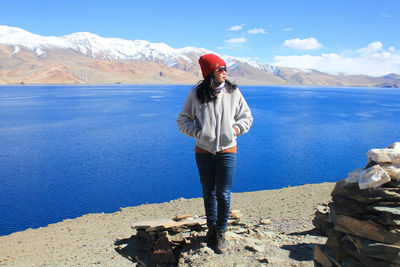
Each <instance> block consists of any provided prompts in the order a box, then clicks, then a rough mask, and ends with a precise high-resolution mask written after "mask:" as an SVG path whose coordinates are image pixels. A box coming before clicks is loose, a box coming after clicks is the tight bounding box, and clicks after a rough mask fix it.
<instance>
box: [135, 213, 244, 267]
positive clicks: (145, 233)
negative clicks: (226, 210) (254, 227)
mask: <svg viewBox="0 0 400 267" xmlns="http://www.w3.org/2000/svg"><path fill="white" fill-rule="evenodd" d="M241 217H242V214H241V213H240V211H239V210H231V211H230V214H229V220H228V225H232V224H237V223H240V218H241ZM206 224H207V221H206V218H205V216H200V217H199V216H193V215H190V214H187V215H180V216H176V217H175V218H173V219H161V220H156V221H146V222H138V223H134V224H132V226H131V228H132V229H135V230H136V236H137V237H140V238H142V239H144V240H146V241H147V242H148V244H150V250H151V252H152V256H151V260H152V262H153V263H156V264H176V263H177V262H178V261H177V259H178V258H179V253H180V251H181V249H182V247H183V246H184V245H187V244H190V243H191V240H192V238H194V237H199V233H200V232H202V231H203V230H205V229H206Z"/></svg>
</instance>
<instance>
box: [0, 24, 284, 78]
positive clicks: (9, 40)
mask: <svg viewBox="0 0 400 267" xmlns="http://www.w3.org/2000/svg"><path fill="white" fill-rule="evenodd" d="M0 44H5V45H10V46H14V54H16V53H18V52H19V51H20V49H21V48H22V47H25V48H27V49H29V50H31V51H33V52H34V53H36V54H37V55H38V56H45V55H46V51H47V50H48V49H51V48H62V49H72V50H75V51H77V52H79V53H82V54H84V55H86V56H90V57H94V58H102V59H106V60H147V61H152V62H157V63H163V64H165V65H168V66H175V65H176V64H178V63H179V62H180V61H184V62H187V63H190V64H197V62H193V60H192V59H193V58H196V59H197V58H198V57H200V56H201V55H204V54H209V53H213V54H216V55H219V54H218V53H215V52H213V51H211V50H208V49H204V48H196V47H184V48H179V49H174V48H172V47H170V46H169V45H167V44H165V43H150V42H148V41H145V40H133V41H131V40H124V39H120V38H104V37H101V36H99V35H97V34H94V33H90V32H76V33H72V34H69V35H64V36H61V37H55V36H48V37H46V36H40V35H37V34H33V33H30V32H28V31H26V30H24V29H21V28H17V27H9V26H5V25H0ZM220 56H221V57H223V58H224V59H225V60H226V61H227V63H228V65H229V66H231V67H234V66H236V65H235V62H241V63H244V64H248V65H250V66H252V67H254V68H257V69H260V70H262V71H266V72H270V73H273V74H275V75H277V74H279V72H280V69H279V68H278V67H274V66H271V65H268V64H263V63H259V62H256V61H254V60H251V59H247V58H239V57H232V56H225V55H220ZM191 58H192V59H191ZM196 61H197V60H196Z"/></svg>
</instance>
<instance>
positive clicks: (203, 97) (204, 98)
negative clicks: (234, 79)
mask: <svg viewBox="0 0 400 267" xmlns="http://www.w3.org/2000/svg"><path fill="white" fill-rule="evenodd" d="M217 86H218V84H217V81H216V80H215V78H214V74H213V73H212V72H211V73H210V74H209V75H208V76H207V77H205V78H204V80H201V81H199V83H198V84H197V86H196V94H197V98H198V99H199V101H200V103H201V104H204V103H208V102H210V101H214V99H215V98H217V96H216V95H215V94H214V92H213V88H215V87H217ZM225 88H226V89H227V90H228V92H233V91H234V90H236V88H237V85H236V84H234V83H231V82H230V81H229V80H225Z"/></svg>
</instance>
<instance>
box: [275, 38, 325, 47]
mask: <svg viewBox="0 0 400 267" xmlns="http://www.w3.org/2000/svg"><path fill="white" fill-rule="evenodd" d="M283 45H284V46H287V47H290V48H294V49H298V50H312V49H318V48H321V47H322V44H320V43H319V42H318V41H317V39H315V38H314V37H310V38H307V39H299V38H296V39H291V40H286V41H285V42H284V43H283Z"/></svg>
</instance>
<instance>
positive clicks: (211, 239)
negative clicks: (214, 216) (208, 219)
mask: <svg viewBox="0 0 400 267" xmlns="http://www.w3.org/2000/svg"><path fill="white" fill-rule="evenodd" d="M206 243H207V246H208V247H214V246H215V245H216V244H217V232H216V228H215V225H214V226H211V227H208V231H207V234H206Z"/></svg>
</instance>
